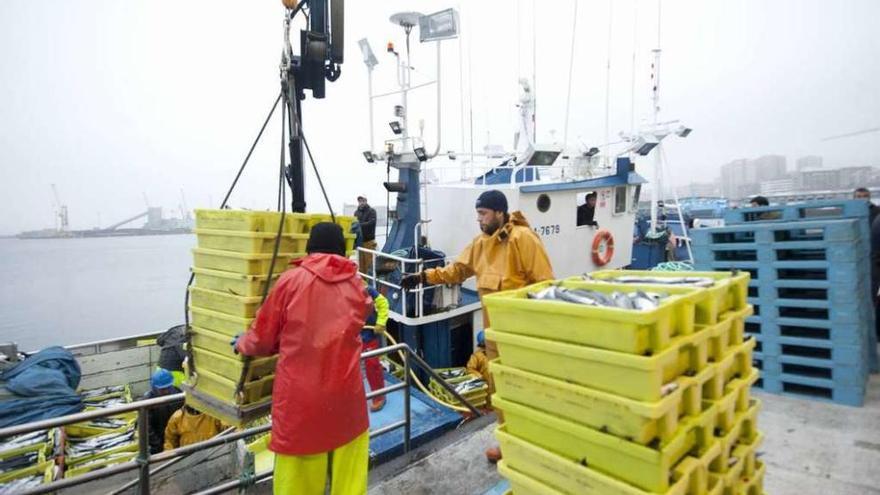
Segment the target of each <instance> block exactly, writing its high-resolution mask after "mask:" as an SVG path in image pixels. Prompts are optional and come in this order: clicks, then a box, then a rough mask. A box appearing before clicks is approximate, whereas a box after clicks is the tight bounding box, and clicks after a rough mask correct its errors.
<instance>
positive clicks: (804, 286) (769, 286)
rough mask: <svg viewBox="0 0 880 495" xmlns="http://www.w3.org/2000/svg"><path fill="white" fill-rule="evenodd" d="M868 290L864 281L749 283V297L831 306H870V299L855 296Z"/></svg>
mask: <svg viewBox="0 0 880 495" xmlns="http://www.w3.org/2000/svg"><path fill="white" fill-rule="evenodd" d="M866 289H867V290H870V287H869V286H868V281H867V280H864V279H863V280H860V281H859V282H857V283H856V285H855V286H853V285H851V284H841V283H832V282H828V281H823V280H820V281H817V280H791V279H787V280H769V281H760V280H753V281H750V282H749V289H748V297H750V298H752V299H765V298H768V297H769V298H776V299H792V300H798V301H801V300H808V301H812V300H815V301H828V302H829V303H830V304H849V303H851V302H852V301H856V300H859V301H861V304H868V305H870V304H871V302H870V299H865V298H864V297H857V296H855V294H862V293H864V292H865V290H866Z"/></svg>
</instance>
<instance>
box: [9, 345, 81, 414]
mask: <svg viewBox="0 0 880 495" xmlns="http://www.w3.org/2000/svg"><path fill="white" fill-rule="evenodd" d="M80 378H82V372H81V371H80V368H79V364H78V363H77V362H76V358H75V357H74V356H73V354H71V352H70V351H68V350H67V349H64V348H63V347H49V348H46V349H44V350H42V351H40V352H38V353H36V354H34V355H33V356H30V357H28V358H27V359H25V360H24V361H23V362H22V363H21V364H19V365H18V366H16V367H14V368H11V369H8V370H6V371H4V372H3V373H2V374H0V387H3V388H4V389H6V391H8V392H9V393H10V394H12V395H13V398H11V399H8V400H4V401H0V427H6V426H13V425H19V424H23V423H28V422H31V421H37V420H41V419H47V418H54V417H57V416H63V415H65V414H72V413H75V412H79V411H81V410H82V409H83V404H82V399H81V398H80V396H79V395H78V394H77V393H76V388H77V387H78V386H79V381H80Z"/></svg>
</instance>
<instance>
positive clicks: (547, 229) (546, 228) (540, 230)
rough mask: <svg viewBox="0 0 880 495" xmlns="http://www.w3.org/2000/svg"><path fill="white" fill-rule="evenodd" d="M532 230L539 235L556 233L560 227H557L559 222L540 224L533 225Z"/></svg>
mask: <svg viewBox="0 0 880 495" xmlns="http://www.w3.org/2000/svg"><path fill="white" fill-rule="evenodd" d="M534 230H535V233H536V234H538V235H540V236H548V235H556V234H558V233H559V232H560V231H561V229H560V228H559V224H556V225H541V226H539V227H535V228H534Z"/></svg>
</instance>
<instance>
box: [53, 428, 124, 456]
mask: <svg viewBox="0 0 880 495" xmlns="http://www.w3.org/2000/svg"><path fill="white" fill-rule="evenodd" d="M133 441H134V430H131V431H129V432H123V433H108V434H106V435H98V436H95V437H88V438H83V439H79V438H68V439H67V449H66V450H67V454H68V455H69V456H71V457H79V456H82V455H86V454H90V453H93V452H98V451H101V450H110V449H112V448H114V447H119V446H120V445H125V444H127V443H131V442H133Z"/></svg>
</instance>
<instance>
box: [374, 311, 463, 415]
mask: <svg viewBox="0 0 880 495" xmlns="http://www.w3.org/2000/svg"><path fill="white" fill-rule="evenodd" d="M364 328H369V327H364ZM385 336H386V337H387V338H388V340H390V341H391V343H392V344H393V345H397V341H396V340H394V337H392V336H391V335H390V334H388V333H386V334H385ZM397 355H398V356H400V359H401V360H403V359H405V358H404V355H403V351H397ZM409 374H410V376H411V377H412V379H413V381H415V382H416V387H418V389H419V390H421V391H422V393H424V394H425V395H427V396H428V397H430V398H431V399H433V400H434V401H435V402H437V403H438V404H440V405H443V406H446V407H448V408H449V409H452V410H454V411H459V412H466V413H470V412H471V410H470V409H468V408H466V407H462V406H456V405H454V404H450V403H448V402H446V401H444V400H443V399H441V398H439V397H437V396H436V395H434V394H432V393H431V392H430V391H429V390H428V387H426V386H425V384H424V383H422V381H421V380H419V377H418V376H417V375H416V374H415V373H414V372H413V370H412V368H410V370H409Z"/></svg>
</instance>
